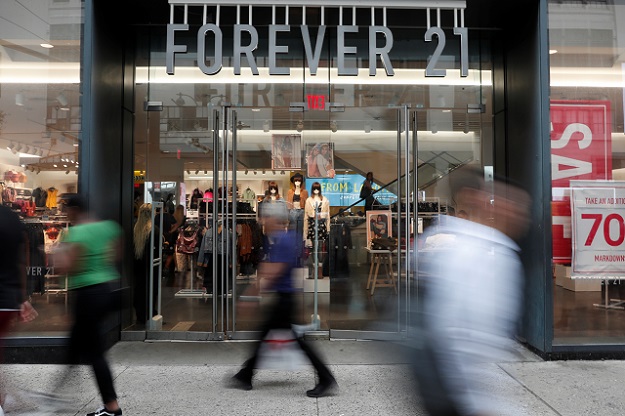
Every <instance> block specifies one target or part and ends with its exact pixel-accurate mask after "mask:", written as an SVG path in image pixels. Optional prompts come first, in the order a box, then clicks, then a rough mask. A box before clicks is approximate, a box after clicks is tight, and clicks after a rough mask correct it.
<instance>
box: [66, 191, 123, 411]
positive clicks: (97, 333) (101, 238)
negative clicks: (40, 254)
mask: <svg viewBox="0 0 625 416" xmlns="http://www.w3.org/2000/svg"><path fill="white" fill-rule="evenodd" d="M64 202H65V205H64V206H65V210H66V211H67V215H68V219H69V221H70V223H71V224H72V226H71V227H70V228H69V230H68V232H67V233H65V234H64V236H63V239H62V241H61V246H60V248H59V249H58V251H57V252H56V253H55V257H56V263H55V265H56V266H55V267H58V268H59V269H60V271H61V272H66V273H68V274H69V288H70V289H71V291H72V298H73V299H72V301H73V305H72V306H73V311H72V312H73V319H74V323H73V326H72V329H71V335H70V339H69V346H68V361H69V364H72V366H73V365H77V364H80V363H81V361H83V360H84V361H86V363H88V364H90V365H91V366H92V367H93V372H94V374H95V378H96V381H97V384H98V388H99V391H100V395H101V396H102V402H103V403H104V406H103V407H102V408H100V409H98V410H96V411H95V412H91V413H88V414H87V416H114V415H115V416H117V415H121V414H122V410H121V408H120V407H119V404H118V403H117V393H116V392H115V387H114V385H113V378H112V376H111V370H110V367H109V365H108V362H107V360H106V358H105V355H104V354H105V349H106V348H105V340H104V337H103V329H104V328H103V323H104V321H105V320H106V318H107V317H108V316H109V314H110V313H111V312H112V311H114V310H115V309H116V308H117V307H118V305H117V301H118V299H117V295H116V294H115V289H116V286H117V283H118V280H119V274H118V273H117V270H116V268H115V262H116V261H117V260H119V259H120V257H121V252H122V238H121V237H122V230H121V228H120V226H119V225H118V224H117V223H116V222H114V221H103V220H98V219H94V218H91V217H90V216H89V215H88V212H87V211H86V206H85V202H84V200H83V199H82V198H81V197H80V196H79V195H77V194H71V195H68V196H66V197H65V198H64ZM70 371H71V367H69V368H67V369H65V371H64V372H63V374H62V375H61V377H60V379H59V381H58V383H57V385H56V386H55V389H54V393H58V392H60V391H61V389H62V388H63V386H64V384H65V383H66V381H67V380H68V378H69V376H70Z"/></svg>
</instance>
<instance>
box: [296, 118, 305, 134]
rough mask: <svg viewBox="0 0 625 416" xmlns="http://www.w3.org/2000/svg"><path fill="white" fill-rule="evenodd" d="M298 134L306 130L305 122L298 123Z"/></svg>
mask: <svg viewBox="0 0 625 416" xmlns="http://www.w3.org/2000/svg"><path fill="white" fill-rule="evenodd" d="M296 129H297V131H298V132H300V133H301V132H302V130H304V121H302V120H300V121H298V122H297V127H296Z"/></svg>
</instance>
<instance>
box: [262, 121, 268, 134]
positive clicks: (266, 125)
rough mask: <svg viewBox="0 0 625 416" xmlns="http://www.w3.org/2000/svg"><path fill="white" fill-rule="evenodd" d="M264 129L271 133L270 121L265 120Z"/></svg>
mask: <svg viewBox="0 0 625 416" xmlns="http://www.w3.org/2000/svg"><path fill="white" fill-rule="evenodd" d="M263 131H264V132H265V133H269V121H268V120H265V122H264V123H263Z"/></svg>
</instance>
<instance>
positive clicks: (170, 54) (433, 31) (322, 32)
mask: <svg viewBox="0 0 625 416" xmlns="http://www.w3.org/2000/svg"><path fill="white" fill-rule="evenodd" d="M188 30H189V25H188V24H174V23H171V24H168V25H167V54H166V66H167V73H168V74H169V75H173V74H174V57H175V54H177V53H186V52H187V45H180V44H176V42H175V35H176V32H182V31H188ZM359 30H360V26H351V25H350V26H337V27H336V39H337V48H336V62H337V70H338V71H337V72H338V75H339V76H344V75H358V68H351V67H347V66H346V65H345V63H346V57H348V56H349V55H352V56H354V55H356V54H357V53H358V50H357V47H356V46H349V45H347V44H346V39H345V35H346V34H347V33H352V34H353V33H358V32H359ZM326 31H327V26H325V25H324V26H318V30H317V36H316V39H315V42H314V45H313V40H312V39H311V35H310V30H309V26H308V25H300V26H299V31H297V30H296V32H299V34H300V36H301V39H302V42H303V46H304V51H305V53H306V61H307V63H308V68H309V70H310V73H311V75H316V74H317V69H318V67H319V60H320V58H321V50H322V46H323V43H324V39H325V36H326ZM368 32H369V33H368V35H369V50H368V52H369V75H370V76H375V75H376V73H377V59H378V57H379V58H380V60H381V61H382V65H383V66H384V69H385V71H386V75H388V76H392V75H394V74H395V71H394V70H393V65H392V64H391V60H390V58H389V53H390V51H391V49H392V48H393V32H392V31H391V30H390V29H389V28H388V27H386V26H369V30H368ZM209 33H210V34H211V40H210V42H212V43H213V45H212V46H213V50H214V56H213V57H212V59H211V62H212V64H210V65H208V64H207V63H206V62H207V59H206V50H207V43H208V42H209V36H208V34H209ZM244 33H246V34H247V35H246V37H247V38H249V39H250V41H249V43H247V42H246V43H247V44H245V45H243V44H242V43H243V42H242V39H243V37H244V35H243V34H244ZM378 34H381V35H383V36H384V38H385V42H384V44H383V45H378ZM453 34H454V36H458V37H459V38H460V75H461V76H462V77H466V76H468V75H469V59H468V49H469V48H468V30H467V28H466V27H454V28H453ZM292 36H294V34H293V33H292V31H291V26H290V25H270V26H269V39H268V51H269V56H268V61H269V75H290V68H288V67H280V66H278V65H277V56H278V55H279V54H288V53H289V47H288V46H286V45H280V43H279V37H292ZM424 40H425V41H426V42H432V41H437V42H438V43H437V45H436V49H435V50H434V53H433V54H432V57H431V59H430V60H429V62H428V65H427V67H426V69H425V76H426V77H444V76H446V75H447V70H446V69H443V68H439V67H437V65H438V60H439V58H440V56H441V54H442V53H443V51H444V50H445V44H446V35H445V32H444V31H443V29H441V28H440V27H437V26H432V27H430V28H429V29H428V30H427V31H426V32H425V37H424ZM258 42H259V39H258V31H257V30H256V28H255V27H254V26H252V25H242V24H238V25H234V36H233V45H232V51H233V71H234V75H240V74H241V57H242V56H243V55H245V57H246V58H247V62H248V65H249V66H250V69H251V71H252V74H254V75H259V71H258V66H257V65H256V59H255V58H254V51H255V50H256V49H257V48H258ZM197 63H198V67H199V68H200V70H201V71H202V72H203V73H204V74H206V75H215V74H217V73H219V72H220V71H221V69H222V66H223V33H222V30H221V29H220V28H219V26H217V25H215V24H212V23H208V24H205V25H203V26H201V27H200V29H199V30H198V32H197Z"/></svg>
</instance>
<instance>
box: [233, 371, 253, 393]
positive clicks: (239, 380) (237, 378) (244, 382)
mask: <svg viewBox="0 0 625 416" xmlns="http://www.w3.org/2000/svg"><path fill="white" fill-rule="evenodd" d="M232 387H234V388H237V389H241V390H252V380H251V379H250V378H248V377H245V376H244V375H242V374H241V372H240V371H239V372H238V373H236V374H235V375H234V376H232Z"/></svg>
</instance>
